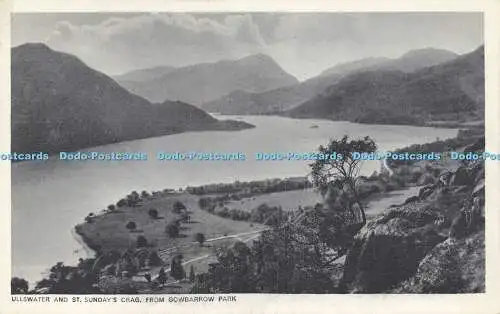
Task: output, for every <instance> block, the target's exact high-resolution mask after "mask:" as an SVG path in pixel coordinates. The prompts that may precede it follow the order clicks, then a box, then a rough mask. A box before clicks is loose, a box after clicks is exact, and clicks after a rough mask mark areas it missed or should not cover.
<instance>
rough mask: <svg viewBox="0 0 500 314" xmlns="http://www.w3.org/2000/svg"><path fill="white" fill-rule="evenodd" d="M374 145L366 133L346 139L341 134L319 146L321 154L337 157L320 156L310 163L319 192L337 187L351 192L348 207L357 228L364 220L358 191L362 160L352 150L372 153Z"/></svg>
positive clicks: (322, 192)
mask: <svg viewBox="0 0 500 314" xmlns="http://www.w3.org/2000/svg"><path fill="white" fill-rule="evenodd" d="M376 149H377V145H376V144H375V142H374V141H373V140H372V139H371V138H370V137H368V136H366V137H365V138H363V139H358V140H349V138H348V137H347V136H344V137H343V138H342V139H341V140H331V141H330V143H329V144H328V146H326V147H325V146H323V145H321V146H320V147H319V153H320V154H323V155H325V156H333V155H334V154H336V158H321V159H318V160H316V161H315V162H314V163H312V164H311V165H310V167H311V176H312V180H313V184H314V185H315V186H316V188H317V189H318V190H319V191H320V192H321V194H322V195H325V194H326V193H327V192H328V190H329V189H331V188H336V189H339V190H343V189H345V188H347V190H348V191H349V193H350V194H352V198H353V202H350V203H349V206H348V210H349V212H350V213H351V215H352V217H353V220H354V221H355V225H356V228H357V229H358V230H359V229H360V228H361V227H362V226H364V225H365V224H366V215H365V211H364V208H363V205H362V204H361V202H360V198H359V196H358V191H357V183H358V174H359V170H360V167H361V162H362V160H361V159H359V158H354V157H355V156H354V155H353V153H373V152H375V151H376ZM356 211H358V212H359V214H360V215H361V222H359V221H357V220H358V216H359V215H358V213H356Z"/></svg>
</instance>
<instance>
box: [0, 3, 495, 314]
mask: <svg viewBox="0 0 500 314" xmlns="http://www.w3.org/2000/svg"><path fill="white" fill-rule="evenodd" d="M10 25H11V29H10V43H11V44H10V47H9V48H10V55H11V60H10V63H11V73H10V77H11V86H10V89H11V103H10V106H11V115H10V121H11V126H10V127H11V140H10V142H11V150H10V152H2V156H1V159H2V162H3V163H10V165H9V167H10V169H11V170H10V171H11V221H10V224H11V239H10V241H11V260H10V265H11V274H10V280H11V286H10V288H11V294H12V296H11V298H12V300H13V301H16V300H18V301H20V300H25V299H24V298H26V295H43V294H47V295H59V294H60V295H101V294H104V295H111V296H113V295H136V294H137V295H188V297H189V298H193V297H195V296H189V295H214V294H218V295H221V294H222V295H225V298H227V299H225V300H224V301H228V302H229V301H234V300H235V299H233V298H236V297H235V296H233V294H322V295H325V294H330V295H332V294H338V295H340V294H385V295H386V294H483V293H485V292H486V289H485V277H486V270H485V269H486V267H485V264H486V262H485V256H486V252H485V251H486V249H485V203H486V202H485V182H486V181H485V169H486V167H485V163H487V162H491V163H495V162H498V161H499V160H500V152H492V151H489V150H486V149H485V108H486V107H485V44H489V43H487V42H485V39H484V15H483V13H482V12H447V11H435V12H433V11H426V12H417V11H415V12H327V11H325V12H320V11H317V12H311V11H309V12H277V11H268V12H263V11H259V12H247V11H241V12H235V11H228V12H163V11H159V12H68V11H65V12H63V11H61V12H32V13H29V12H13V13H11V14H10ZM116 298H117V297H115V299H114V300H116ZM144 298H145V297H144ZM96 300H97V299H96ZM137 300H139V299H137ZM140 300H143V301H144V300H147V299H140ZM443 313H444V312H443Z"/></svg>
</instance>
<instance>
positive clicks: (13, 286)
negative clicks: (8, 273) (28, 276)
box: [10, 277, 29, 294]
mask: <svg viewBox="0 0 500 314" xmlns="http://www.w3.org/2000/svg"><path fill="white" fill-rule="evenodd" d="M28 287H29V286H28V282H27V281H26V280H24V279H22V278H18V277H13V278H12V279H11V280H10V292H11V293H12V294H26V293H28Z"/></svg>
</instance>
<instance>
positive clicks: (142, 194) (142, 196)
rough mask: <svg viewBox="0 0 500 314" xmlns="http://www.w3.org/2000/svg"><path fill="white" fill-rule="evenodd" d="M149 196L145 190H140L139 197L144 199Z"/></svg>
mask: <svg viewBox="0 0 500 314" xmlns="http://www.w3.org/2000/svg"><path fill="white" fill-rule="evenodd" d="M149 196H150V195H149V193H148V192H147V191H142V192H141V198H142V199H146V198H148V197H149Z"/></svg>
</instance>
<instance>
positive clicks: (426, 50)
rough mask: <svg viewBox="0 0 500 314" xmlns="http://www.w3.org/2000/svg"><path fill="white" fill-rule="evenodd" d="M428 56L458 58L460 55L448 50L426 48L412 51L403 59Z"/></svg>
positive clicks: (405, 54)
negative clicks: (436, 55) (437, 55)
mask: <svg viewBox="0 0 500 314" xmlns="http://www.w3.org/2000/svg"><path fill="white" fill-rule="evenodd" d="M428 54H434V55H435V54H440V55H448V56H458V54H456V53H454V52H452V51H449V50H446V49H438V48H433V47H426V48H420V49H413V50H410V51H408V52H406V53H404V54H403V55H402V56H401V58H408V57H415V56H419V55H428Z"/></svg>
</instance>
